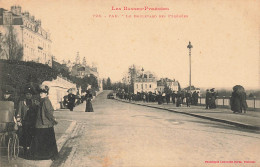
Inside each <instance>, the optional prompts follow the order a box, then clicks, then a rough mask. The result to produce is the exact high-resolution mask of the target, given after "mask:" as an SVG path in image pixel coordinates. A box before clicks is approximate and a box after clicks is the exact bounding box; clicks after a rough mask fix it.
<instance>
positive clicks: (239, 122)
mask: <svg viewBox="0 0 260 167" xmlns="http://www.w3.org/2000/svg"><path fill="white" fill-rule="evenodd" d="M116 100H119V101H122V102H126V103H132V104H136V105H141V106H146V107H151V108H158V109H163V110H168V111H171V112H175V113H180V114H186V115H191V116H194V117H199V118H203V119H208V120H212V121H217V122H222V123H227V124H230V125H234V126H238V127H241V128H247V129H252V130H260V111H257V110H256V111H250V110H249V111H247V112H246V113H242V114H234V113H233V112H232V111H231V109H229V108H216V109H205V106H193V105H191V107H187V106H186V104H184V105H182V106H181V107H176V105H175V104H172V103H169V104H167V103H164V104H162V105H158V103H155V102H149V103H147V102H140V101H129V100H122V99H116Z"/></svg>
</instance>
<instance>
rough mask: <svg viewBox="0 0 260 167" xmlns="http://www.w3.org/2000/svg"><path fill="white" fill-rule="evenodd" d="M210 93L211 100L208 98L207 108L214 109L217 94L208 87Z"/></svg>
mask: <svg viewBox="0 0 260 167" xmlns="http://www.w3.org/2000/svg"><path fill="white" fill-rule="evenodd" d="M210 93H211V100H210V104H209V108H210V109H214V108H216V107H217V106H216V96H217V94H216V92H215V89H214V88H212V89H210Z"/></svg>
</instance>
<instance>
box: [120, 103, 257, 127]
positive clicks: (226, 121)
mask: <svg viewBox="0 0 260 167" xmlns="http://www.w3.org/2000/svg"><path fill="white" fill-rule="evenodd" d="M115 100H117V101H121V100H119V99H115ZM121 102H124V103H130V104H135V105H139V106H145V107H150V108H155V109H161V110H166V111H170V112H175V113H179V114H184V115H189V116H193V117H197V118H202V119H208V120H211V121H216V122H221V123H225V124H229V125H234V126H237V127H241V128H245V129H250V130H257V131H260V127H258V126H253V125H248V124H245V123H240V122H235V121H230V120H224V119H218V118H212V117H208V116H203V115H198V114H193V113H187V112H181V111H176V110H173V109H167V108H161V107H156V106H149V105H145V104H138V103H134V102H128V101H121Z"/></svg>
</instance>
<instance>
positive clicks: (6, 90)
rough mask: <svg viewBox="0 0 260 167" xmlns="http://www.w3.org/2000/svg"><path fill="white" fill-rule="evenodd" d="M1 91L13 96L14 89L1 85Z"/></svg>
mask: <svg viewBox="0 0 260 167" xmlns="http://www.w3.org/2000/svg"><path fill="white" fill-rule="evenodd" d="M1 90H2V92H3V93H4V94H13V93H14V88H13V87H12V86H11V85H3V86H2V87H1Z"/></svg>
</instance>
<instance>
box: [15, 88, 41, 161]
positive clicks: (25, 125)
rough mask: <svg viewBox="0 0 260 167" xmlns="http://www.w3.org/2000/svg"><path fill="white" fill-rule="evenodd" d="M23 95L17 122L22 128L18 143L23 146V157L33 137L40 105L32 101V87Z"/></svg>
mask: <svg viewBox="0 0 260 167" xmlns="http://www.w3.org/2000/svg"><path fill="white" fill-rule="evenodd" d="M24 94H25V98H24V99H23V100H21V101H20V102H19V105H18V113H17V121H18V122H19V124H18V125H20V127H22V128H21V129H22V134H21V137H20V143H21V146H23V149H24V155H25V156H27V151H28V149H29V147H30V145H31V142H32V138H33V136H34V131H35V121H36V116H37V110H38V108H39V104H40V103H39V102H38V101H37V100H34V99H32V96H33V94H34V91H33V89H32V87H26V88H25V89H24Z"/></svg>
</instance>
